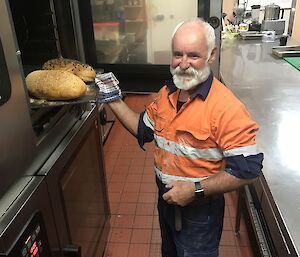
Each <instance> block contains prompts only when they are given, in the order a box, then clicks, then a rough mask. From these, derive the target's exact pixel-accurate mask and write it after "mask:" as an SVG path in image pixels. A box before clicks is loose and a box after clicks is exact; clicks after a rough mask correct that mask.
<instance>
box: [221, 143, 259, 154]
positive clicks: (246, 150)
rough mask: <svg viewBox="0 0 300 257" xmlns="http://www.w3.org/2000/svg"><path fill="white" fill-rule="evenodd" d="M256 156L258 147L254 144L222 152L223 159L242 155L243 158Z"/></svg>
mask: <svg viewBox="0 0 300 257" xmlns="http://www.w3.org/2000/svg"><path fill="white" fill-rule="evenodd" d="M256 154H259V151H258V147H257V145H256V144H255V145H248V146H242V147H238V148H234V149H230V150H225V151H223V155H224V157H230V156H236V155H243V156H244V157H247V156H249V155H256Z"/></svg>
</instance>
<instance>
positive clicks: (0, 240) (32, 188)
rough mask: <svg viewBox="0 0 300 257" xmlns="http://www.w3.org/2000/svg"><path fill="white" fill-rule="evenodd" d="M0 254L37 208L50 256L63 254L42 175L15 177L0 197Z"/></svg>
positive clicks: (16, 237) (5, 251)
mask: <svg viewBox="0 0 300 257" xmlns="http://www.w3.org/2000/svg"><path fill="white" fill-rule="evenodd" d="M0 206H1V207H3V206H5V208H3V209H1V213H0V214H1V217H0V255H1V253H2V254H4V253H7V252H8V251H10V250H11V248H12V247H13V246H14V244H15V243H16V240H17V239H18V236H19V235H20V234H21V233H22V232H23V229H24V228H25V226H26V224H27V222H28V221H29V219H30V218H31V217H32V214H33V213H35V212H36V211H39V212H41V214H42V216H43V219H44V222H45V228H46V233H47V237H48V242H49V246H50V250H51V254H52V257H62V254H61V250H60V244H59V242H58V237H57V230H56V224H55V222H54V218H53V213H52V207H51V205H50V200H49V196H48V191H47V186H46V183H45V181H44V178H43V177H26V178H21V179H20V180H19V181H17V182H16V183H15V184H14V186H13V187H12V188H11V190H9V191H8V192H7V193H6V194H5V196H4V197H3V198H2V199H1V201H0Z"/></svg>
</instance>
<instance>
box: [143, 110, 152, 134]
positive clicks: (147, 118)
mask: <svg viewBox="0 0 300 257" xmlns="http://www.w3.org/2000/svg"><path fill="white" fill-rule="evenodd" d="M143 121H144V123H145V125H146V126H147V127H148V128H150V129H152V130H153V131H154V122H153V121H152V120H151V119H150V118H149V116H148V114H147V112H145V113H144V116H143Z"/></svg>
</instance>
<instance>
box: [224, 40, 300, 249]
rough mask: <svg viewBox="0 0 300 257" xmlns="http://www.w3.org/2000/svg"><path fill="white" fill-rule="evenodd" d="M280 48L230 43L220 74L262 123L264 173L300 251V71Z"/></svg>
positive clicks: (254, 42) (247, 43) (260, 139)
mask: <svg viewBox="0 0 300 257" xmlns="http://www.w3.org/2000/svg"><path fill="white" fill-rule="evenodd" d="M278 44H279V42H278V41H275V42H274V43H262V42H261V41H232V40H225V41H223V43H222V48H221V69H220V70H221V78H222V81H223V82H224V83H225V84H226V85H227V86H228V87H229V88H230V89H231V90H232V91H233V92H234V93H235V94H236V95H237V96H238V97H239V99H241V100H242V101H243V102H244V103H245V105H246V106H247V107H248V110H249V111H250V113H251V114H252V117H253V118H254V120H256V121H257V122H258V123H259V125H260V131H259V134H258V144H259V146H260V148H261V150H262V152H263V153H264V154H265V160H264V168H263V173H264V176H265V179H266V181H267V184H268V186H269V188H270V190H271V193H272V195H273V198H274V201H275V203H276V205H277V207H278V210H279V212H280V213H281V215H282V219H283V221H284V222H285V224H286V228H287V230H288V233H289V234H290V237H291V239H292V241H293V243H294V245H295V247H296V249H297V251H298V253H300V150H299V148H300V71H298V70H297V69H295V68H294V67H292V66H291V65H290V64H288V63H287V62H285V61H284V60H282V59H278V58H275V57H273V56H272V54H271V52H272V49H271V48H272V46H275V45H278Z"/></svg>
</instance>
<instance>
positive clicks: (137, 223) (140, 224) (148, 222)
mask: <svg viewBox="0 0 300 257" xmlns="http://www.w3.org/2000/svg"><path fill="white" fill-rule="evenodd" d="M152 225H153V216H152V215H136V216H135V218H134V222H133V228H148V229H152Z"/></svg>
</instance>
